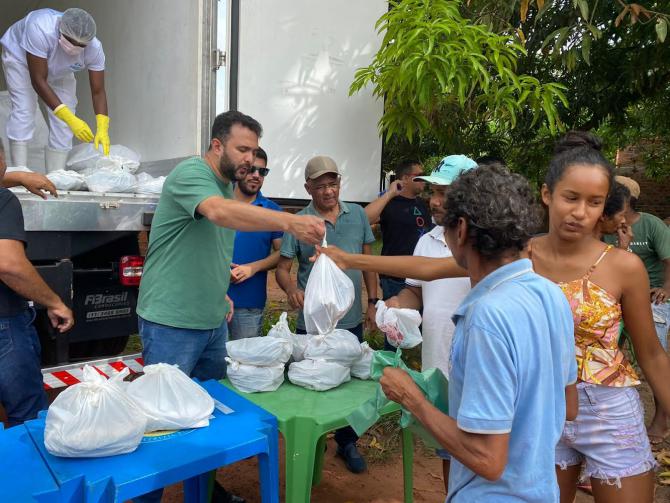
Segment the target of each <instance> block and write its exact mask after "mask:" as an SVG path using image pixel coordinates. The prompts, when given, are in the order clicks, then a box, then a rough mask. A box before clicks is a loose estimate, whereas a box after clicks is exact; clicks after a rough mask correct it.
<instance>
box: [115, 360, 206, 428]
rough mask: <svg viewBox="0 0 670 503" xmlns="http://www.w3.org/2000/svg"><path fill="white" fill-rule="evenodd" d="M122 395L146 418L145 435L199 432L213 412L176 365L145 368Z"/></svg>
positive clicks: (158, 364) (157, 365)
mask: <svg viewBox="0 0 670 503" xmlns="http://www.w3.org/2000/svg"><path fill="white" fill-rule="evenodd" d="M126 393H127V394H128V396H129V397H130V398H132V399H133V400H134V401H135V403H136V404H137V406H138V407H139V408H140V409H141V410H142V412H143V413H144V415H145V416H146V418H147V427H146V431H147V432H150V431H157V430H181V429H186V428H202V427H204V426H208V425H209V417H210V416H211V415H212V412H213V411H214V400H213V399H212V397H211V396H209V394H208V393H207V392H206V391H205V390H204V389H202V387H200V386H199V385H198V384H196V383H195V382H194V381H193V380H192V379H191V378H190V377H188V376H187V375H186V374H185V373H184V372H182V371H181V370H179V367H178V366H177V365H169V364H167V363H157V364H155V365H147V366H145V367H144V375H143V376H140V377H138V378H137V379H135V380H134V381H133V382H131V383H130V384H128V386H127V389H126Z"/></svg>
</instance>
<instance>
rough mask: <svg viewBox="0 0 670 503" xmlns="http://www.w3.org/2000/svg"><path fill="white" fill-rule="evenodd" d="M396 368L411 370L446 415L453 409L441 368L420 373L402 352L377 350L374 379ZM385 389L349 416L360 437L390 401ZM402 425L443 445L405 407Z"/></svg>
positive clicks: (373, 372)
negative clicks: (409, 363) (390, 368)
mask: <svg viewBox="0 0 670 503" xmlns="http://www.w3.org/2000/svg"><path fill="white" fill-rule="evenodd" d="M386 367H395V368H400V369H402V370H404V371H405V372H407V373H408V374H409V376H410V377H411V378H412V379H413V380H414V382H415V383H416V384H417V386H418V387H419V389H421V391H422V392H423V394H424V396H425V397H426V398H427V399H428V401H429V402H430V403H432V404H433V405H434V406H435V407H437V408H438V409H439V410H440V411H442V412H444V413H445V414H446V413H447V412H448V411H449V399H448V398H449V397H448V392H449V383H448V382H447V379H446V378H445V377H444V374H442V372H441V371H440V370H438V369H428V370H424V371H423V372H417V371H416V370H412V369H410V368H408V367H407V365H405V362H403V361H402V351H401V350H400V349H398V350H397V351H395V352H393V351H375V353H374V355H373V356H372V368H371V375H370V378H371V379H374V380H376V381H379V379H380V378H381V377H382V375H383V373H384V368H386ZM389 401H390V400H389V399H388V398H386V395H384V392H383V391H382V387H381V385H380V386H379V387H378V388H377V394H376V396H375V397H374V398H372V399H370V400H368V401H367V402H365V403H364V404H363V405H361V406H360V407H359V408H358V409H356V410H355V411H353V412H352V413H351V414H349V415H348V416H347V421H348V422H349V424H350V425H351V427H352V428H353V429H354V431H356V433H357V434H358V435H359V436H360V435H362V434H363V433H365V432H366V431H367V430H368V428H370V427H371V426H372V425H373V424H375V423H376V422H377V421H378V420H379V418H380V414H379V411H380V410H381V409H382V408H383V407H384V406H385V405H386V404H388V403H389ZM400 427H401V428H410V430H411V431H412V433H414V434H415V435H419V436H420V437H421V438H423V440H424V442H426V444H427V445H429V446H430V447H434V448H436V449H440V448H442V447H441V446H440V444H439V443H438V442H437V440H435V438H434V437H433V436H432V435H431V434H430V433H429V432H428V431H427V430H426V429H425V428H424V427H423V425H422V424H421V423H420V422H419V421H417V420H416V419H415V418H414V416H412V414H411V413H410V412H409V411H408V410H406V409H405V408H402V409H401V415H400Z"/></svg>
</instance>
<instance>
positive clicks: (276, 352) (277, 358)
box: [226, 337, 293, 367]
mask: <svg viewBox="0 0 670 503" xmlns="http://www.w3.org/2000/svg"><path fill="white" fill-rule="evenodd" d="M226 351H227V352H228V356H230V358H231V359H232V360H235V361H238V362H240V363H244V364H245V365H255V366H257V367H270V366H273V365H284V364H285V363H286V362H287V361H288V359H289V358H291V353H292V351H293V343H292V342H291V340H290V339H285V338H283V337H282V338H278V337H248V338H246V339H238V340H235V341H228V342H226Z"/></svg>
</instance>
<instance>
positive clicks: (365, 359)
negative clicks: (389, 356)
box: [351, 342, 375, 379]
mask: <svg viewBox="0 0 670 503" xmlns="http://www.w3.org/2000/svg"><path fill="white" fill-rule="evenodd" d="M374 354H375V352H374V350H373V349H372V348H371V347H370V346H369V345H368V343H367V342H364V343H362V344H361V356H359V357H358V359H357V360H356V361H355V362H354V363H353V365H352V366H351V375H352V377H357V378H358V379H370V370H371V366H372V357H373V355H374Z"/></svg>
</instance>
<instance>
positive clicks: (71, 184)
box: [46, 169, 86, 190]
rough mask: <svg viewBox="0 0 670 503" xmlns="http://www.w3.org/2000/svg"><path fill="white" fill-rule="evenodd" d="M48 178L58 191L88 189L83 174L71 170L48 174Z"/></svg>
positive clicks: (60, 170) (59, 170)
mask: <svg viewBox="0 0 670 503" xmlns="http://www.w3.org/2000/svg"><path fill="white" fill-rule="evenodd" d="M46 177H47V178H48V179H49V180H51V182H52V183H53V184H54V185H55V186H56V188H57V189H58V190H84V189H85V188H86V180H85V179H84V177H83V176H82V175H81V173H77V172H76V171H72V170H69V169H58V170H56V171H52V172H51V173H47V175H46Z"/></svg>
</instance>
